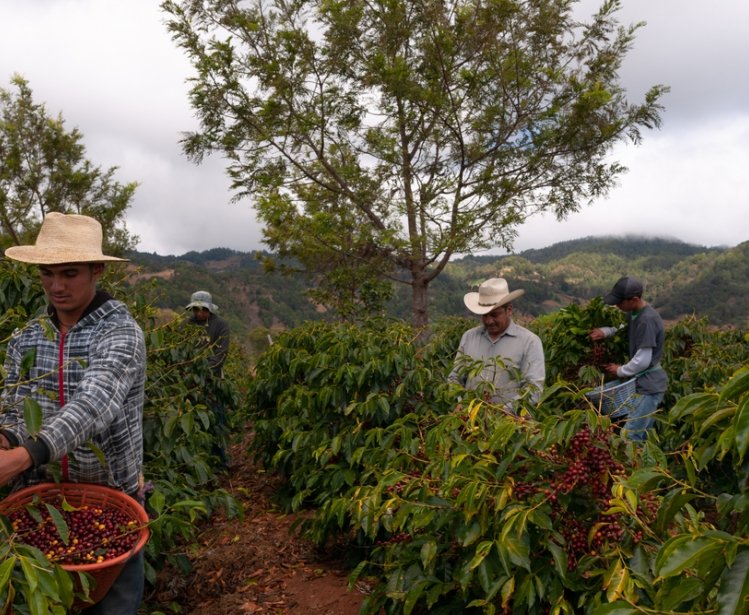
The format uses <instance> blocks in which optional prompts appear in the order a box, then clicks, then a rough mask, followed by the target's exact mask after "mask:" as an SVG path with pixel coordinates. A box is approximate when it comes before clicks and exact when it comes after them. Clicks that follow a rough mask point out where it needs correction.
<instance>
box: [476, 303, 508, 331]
mask: <svg viewBox="0 0 749 615" xmlns="http://www.w3.org/2000/svg"><path fill="white" fill-rule="evenodd" d="M511 318H512V305H510V304H508V305H502V306H500V307H498V308H494V309H493V310H492V311H491V312H489V313H488V314H484V315H483V316H482V317H481V321H482V322H483V323H484V327H486V332H487V333H488V334H489V337H491V338H492V339H497V338H498V337H499V336H500V335H502V334H503V333H504V332H505V329H507V327H508V326H509V325H510V319H511Z"/></svg>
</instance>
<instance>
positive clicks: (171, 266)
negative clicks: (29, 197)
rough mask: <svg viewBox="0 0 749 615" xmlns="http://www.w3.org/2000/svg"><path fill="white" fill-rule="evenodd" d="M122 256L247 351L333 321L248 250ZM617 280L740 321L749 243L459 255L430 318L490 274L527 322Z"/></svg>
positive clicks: (434, 297)
mask: <svg viewBox="0 0 749 615" xmlns="http://www.w3.org/2000/svg"><path fill="white" fill-rule="evenodd" d="M130 258H131V260H132V261H133V263H134V264H135V265H136V266H137V267H138V268H139V272H140V273H141V274H142V275H141V276H139V277H137V278H135V277H134V278H133V280H135V283H136V284H137V285H142V286H143V287H144V288H145V287H146V285H150V289H149V291H148V292H149V296H150V297H151V298H152V301H153V304H154V305H155V306H156V307H159V308H163V309H165V310H172V311H174V312H175V313H180V312H181V310H182V309H183V308H184V306H185V305H186V304H187V303H188V302H189V297H190V294H191V293H192V292H194V291H195V290H198V289H203V290H207V291H209V292H211V293H212V294H213V297H214V302H215V303H216V304H218V305H219V306H220V308H221V315H222V316H223V317H224V318H226V319H227V320H228V321H229V323H230V325H231V327H232V330H233V331H234V332H235V334H236V340H237V341H238V342H239V343H240V344H241V345H242V346H243V347H244V348H245V349H247V350H249V351H250V352H253V353H256V352H259V351H261V350H263V349H264V348H265V346H266V345H267V341H268V335H271V336H273V335H274V332H277V331H280V330H284V329H290V328H293V327H296V326H298V325H299V324H301V323H303V322H306V321H309V320H325V319H330V318H331V317H332V314H331V313H330V312H328V311H327V310H325V309H324V308H323V307H322V306H316V305H314V304H313V303H312V302H311V301H310V299H309V297H308V295H307V290H308V288H309V284H308V283H307V281H306V279H305V278H304V277H303V276H302V275H282V274H280V273H278V272H266V271H264V270H263V268H262V265H261V263H260V261H259V260H258V258H257V257H256V255H255V254H253V253H243V252H238V251H235V250H230V249H226V248H216V249H213V250H208V251H205V252H188V253H187V254H184V255H182V256H173V255H172V256H160V255H157V254H148V253H140V252H133V253H131V254H130ZM625 274H626V275H633V276H636V277H639V278H640V279H642V280H643V281H644V282H645V287H646V289H645V294H646V297H645V298H646V300H648V301H650V302H651V303H653V305H655V307H656V308H657V309H658V310H659V311H660V313H661V314H662V316H663V317H664V319H666V320H668V321H677V320H679V319H681V318H683V317H685V316H690V315H697V316H699V317H706V318H707V319H708V320H709V322H710V324H711V325H713V326H719V327H727V326H728V327H739V328H741V327H745V326H746V325H747V322H748V317H749V292H748V291H749V288H747V286H749V283H748V282H747V280H749V275H748V274H749V243H743V244H740V245H738V246H736V247H733V248H706V247H703V246H697V245H692V244H687V243H684V242H681V241H677V240H674V239H665V238H664V239H658V238H642V237H633V236H627V237H619V238H617V237H599V238H596V237H586V238H583V239H578V240H574V241H565V242H560V243H557V244H554V245H552V246H550V247H548V248H544V249H534V250H526V251H523V252H520V253H519V254H510V255H479V256H476V255H471V256H466V257H464V258H461V259H458V260H455V261H453V262H452V263H450V264H449V265H448V266H447V268H446V269H445V272H444V273H443V275H441V276H439V277H438V278H437V280H436V281H435V282H434V284H433V287H432V292H431V294H430V305H429V310H430V313H431V314H432V315H433V316H432V317H433V319H435V320H436V319H439V318H442V317H444V316H467V315H469V314H468V313H467V312H466V310H465V308H464V306H463V301H462V297H463V294H465V293H466V292H468V291H470V290H474V289H475V287H476V285H478V284H479V283H480V282H481V281H483V280H485V279H487V278H489V277H494V276H503V277H506V278H507V279H508V280H509V282H510V286H511V288H522V289H524V290H525V295H524V296H523V297H522V298H521V299H520V300H519V301H518V302H517V303H516V308H517V311H518V313H519V315H520V318H530V317H535V316H540V315H542V314H548V313H551V312H553V311H555V310H557V309H559V308H560V307H563V306H565V305H569V304H573V303H578V304H584V303H586V302H587V301H589V300H590V299H592V298H593V297H596V296H600V295H601V294H603V293H605V292H607V291H608V290H609V288H610V287H611V285H612V284H613V282H614V281H615V280H616V279H617V278H618V277H619V276H621V275H625ZM395 290H396V292H395V294H394V298H393V300H392V301H391V303H390V305H389V306H388V315H390V316H394V317H398V318H403V319H407V318H408V316H409V310H410V293H409V291H410V289H409V288H408V287H407V286H406V285H402V286H396V289H395ZM363 316H364V315H363Z"/></svg>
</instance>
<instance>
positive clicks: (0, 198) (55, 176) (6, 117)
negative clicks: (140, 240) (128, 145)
mask: <svg viewBox="0 0 749 615" xmlns="http://www.w3.org/2000/svg"><path fill="white" fill-rule="evenodd" d="M82 140H83V136H82V135H81V133H80V132H79V131H78V130H77V129H73V130H66V128H65V122H64V120H63V118H62V116H61V115H59V114H58V116H57V117H52V116H50V115H49V114H48V113H47V111H46V108H45V106H44V105H43V104H38V103H35V102H34V100H33V95H32V91H31V88H30V87H29V84H28V82H27V81H26V80H25V79H24V78H23V77H21V76H20V75H14V76H13V77H12V78H11V88H9V89H7V90H6V89H3V88H0V247H2V248H7V247H8V246H11V245H20V244H24V243H29V242H32V243H33V241H34V238H35V237H36V234H37V231H38V230H39V226H40V225H41V223H42V220H43V219H44V216H45V215H47V214H48V213H49V212H51V211H55V212H62V213H78V214H85V215H88V216H92V217H94V218H96V219H97V220H98V221H99V222H101V224H102V228H103V230H104V242H105V249H106V250H108V251H109V253H110V254H113V255H117V254H122V253H123V252H124V251H126V250H128V249H131V248H133V247H134V246H135V243H136V242H137V237H135V236H132V235H130V234H129V232H128V231H127V228H126V226H125V211H126V210H127V208H128V207H129V206H130V200H131V199H132V197H133V194H134V193H135V189H136V187H137V184H136V183H135V182H133V183H129V184H125V185H122V184H120V183H118V182H116V181H115V180H114V173H115V171H116V170H117V168H116V167H112V168H110V169H108V170H106V171H103V170H102V169H101V168H99V167H96V166H94V164H93V163H91V162H90V161H89V160H87V159H86V157H85V154H86V150H85V147H84V145H83V143H82Z"/></svg>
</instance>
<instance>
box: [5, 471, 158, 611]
mask: <svg viewBox="0 0 749 615" xmlns="http://www.w3.org/2000/svg"><path fill="white" fill-rule="evenodd" d="M60 497H63V498H65V500H67V501H68V502H69V503H70V504H71V505H72V506H75V507H80V506H95V507H97V508H108V509H112V508H115V509H117V510H119V511H121V512H122V513H124V514H125V515H127V516H128V517H129V518H130V519H132V520H134V521H137V522H138V523H139V524H140V526H141V528H140V530H139V535H138V540H137V541H136V542H135V544H134V545H133V548H132V549H131V550H130V551H128V552H127V553H123V554H122V555H118V556H117V557H113V558H111V559H107V560H104V561H103V562H99V563H91V564H62V565H61V567H62V568H64V569H65V570H67V571H69V572H85V573H87V574H89V575H91V576H92V577H93V579H94V581H95V582H96V585H95V587H94V588H93V589H92V590H91V592H90V594H89V597H90V599H91V600H92V601H93V602H98V601H99V600H101V599H102V598H103V597H104V595H105V594H106V593H107V592H108V591H109V588H110V587H111V586H112V583H114V580H115V579H116V578H117V576H118V575H119V574H120V572H121V571H122V568H123V566H124V565H125V563H126V562H127V561H128V560H129V559H130V558H131V557H132V556H133V555H135V554H136V553H138V552H139V551H141V550H142V549H143V548H144V547H145V546H146V543H147V542H148V536H149V532H148V513H146V511H145V509H144V508H143V507H142V506H141V505H140V504H139V503H138V502H137V501H136V500H134V499H133V498H131V497H130V496H129V495H127V494H125V493H122V492H121V491H117V490H116V489H111V488H110V487H104V486H102V485H93V484H89V483H40V484H38V485H33V486H31V487H26V488H25V489H20V490H19V491H16V492H15V493H12V494H10V495H9V496H8V497H7V498H5V499H4V500H2V501H1V502H0V514H4V515H8V514H10V513H12V512H13V511H15V510H17V509H19V508H21V507H24V506H26V505H27V504H32V503H33V502H34V500H35V498H38V501H41V502H45V503H46V502H49V503H53V502H57V501H58V500H59V499H60Z"/></svg>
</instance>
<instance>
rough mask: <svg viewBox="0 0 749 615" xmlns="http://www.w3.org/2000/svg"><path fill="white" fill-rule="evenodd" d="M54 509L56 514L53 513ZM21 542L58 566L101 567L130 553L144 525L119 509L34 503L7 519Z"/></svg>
mask: <svg viewBox="0 0 749 615" xmlns="http://www.w3.org/2000/svg"><path fill="white" fill-rule="evenodd" d="M49 508H54V510H55V511H56V512H50V510H49ZM7 517H8V520H9V521H10V523H11V525H12V527H13V531H14V532H15V533H16V534H17V536H18V539H19V541H20V542H22V543H25V544H27V545H31V546H33V547H36V548H38V549H39V550H40V551H42V553H44V554H45V555H46V556H47V559H49V560H50V561H52V562H55V563H56V564H61V565H64V564H97V563H101V562H104V561H106V560H110V559H113V558H115V557H117V556H119V555H122V554H124V553H127V552H128V551H130V550H131V549H132V548H133V546H135V543H136V542H137V540H138V534H139V530H140V524H139V522H138V521H136V520H134V519H132V518H131V517H129V516H128V515H127V514H126V513H125V512H124V511H122V510H119V509H117V508H104V507H100V506H98V505H83V506H78V507H73V506H70V505H69V504H67V503H66V502H64V501H63V500H62V499H61V498H59V499H58V500H56V501H54V502H47V503H46V505H45V504H44V503H34V504H29V505H27V506H25V507H23V508H18V509H16V510H14V511H13V512H11V513H9V514H8V515H7Z"/></svg>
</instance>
